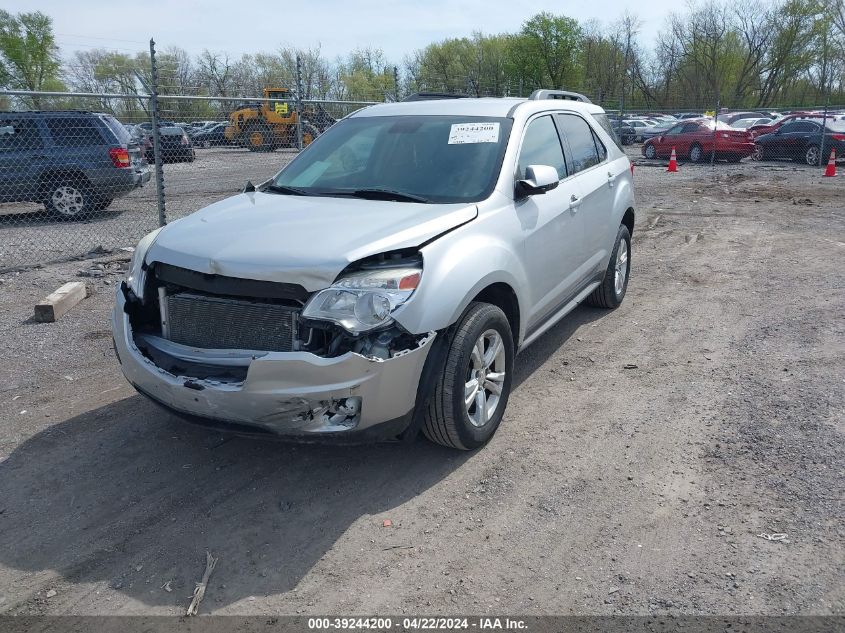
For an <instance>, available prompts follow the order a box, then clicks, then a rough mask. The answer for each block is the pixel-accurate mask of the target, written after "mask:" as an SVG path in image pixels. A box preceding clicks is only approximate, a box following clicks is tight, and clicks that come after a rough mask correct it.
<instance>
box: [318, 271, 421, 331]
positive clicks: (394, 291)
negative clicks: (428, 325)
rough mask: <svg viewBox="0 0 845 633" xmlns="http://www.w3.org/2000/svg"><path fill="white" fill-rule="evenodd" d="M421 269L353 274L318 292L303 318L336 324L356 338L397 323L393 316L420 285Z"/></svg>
mask: <svg viewBox="0 0 845 633" xmlns="http://www.w3.org/2000/svg"><path fill="white" fill-rule="evenodd" d="M421 274H422V270H421V269H420V268H404V267H403V268H383V269H377V270H364V271H360V272H354V273H350V274H349V275H345V276H343V277H341V278H340V279H338V280H337V281H336V282H335V283H334V284H332V286H331V287H330V288H327V289H326V290H322V291H320V292H318V293H317V294H316V295H314V297H312V299H311V300H310V301H309V302H308V304H307V305H306V306H305V309H304V310H303V311H302V317H303V318H305V319H318V320H321V321H332V322H333V323H337V324H338V325H339V326H340V327H342V328H343V329H345V330H346V331H348V332H350V333H352V334H360V333H361V332H368V331H369V330H373V329H375V328H377V327H381V326H383V325H387V324H389V323H391V322H392V321H393V319H392V317H391V316H390V313H391V312H393V311H394V310H395V309H396V308H398V307H399V306H401V305H402V304H403V303H405V302H406V301H407V300H408V298H409V297H410V296H411V295H412V294H413V293H414V290H416V288H417V285H418V284H419V282H420V277H421Z"/></svg>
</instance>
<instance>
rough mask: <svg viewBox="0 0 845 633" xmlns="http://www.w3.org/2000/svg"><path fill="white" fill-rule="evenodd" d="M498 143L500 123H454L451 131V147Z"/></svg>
mask: <svg viewBox="0 0 845 633" xmlns="http://www.w3.org/2000/svg"><path fill="white" fill-rule="evenodd" d="M498 142H499V122H498V121H496V122H493V123H454V124H453V125H452V129H451V130H450V131H449V145H463V144H464V143H498Z"/></svg>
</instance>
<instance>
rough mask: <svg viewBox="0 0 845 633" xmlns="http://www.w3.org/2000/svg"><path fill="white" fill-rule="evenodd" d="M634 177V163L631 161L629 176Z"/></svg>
mask: <svg viewBox="0 0 845 633" xmlns="http://www.w3.org/2000/svg"><path fill="white" fill-rule="evenodd" d="M633 177H634V163H631V178H633Z"/></svg>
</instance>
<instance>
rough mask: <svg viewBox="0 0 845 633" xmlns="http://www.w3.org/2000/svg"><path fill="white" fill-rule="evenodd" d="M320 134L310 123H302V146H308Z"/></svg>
mask: <svg viewBox="0 0 845 633" xmlns="http://www.w3.org/2000/svg"><path fill="white" fill-rule="evenodd" d="M318 136H320V132H319V130H317V128H316V127H314V126H313V125H311V124H310V123H303V124H302V147H308V146H309V145H311V143H313V142H314V139H316V138H317V137H318Z"/></svg>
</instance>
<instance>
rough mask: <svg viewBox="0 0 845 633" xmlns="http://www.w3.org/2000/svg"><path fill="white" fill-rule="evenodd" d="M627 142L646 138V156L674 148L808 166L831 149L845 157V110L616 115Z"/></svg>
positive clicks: (696, 154) (693, 156) (702, 155)
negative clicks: (624, 116)
mask: <svg viewBox="0 0 845 633" xmlns="http://www.w3.org/2000/svg"><path fill="white" fill-rule="evenodd" d="M614 131H616V133H617V136H619V138H620V141H621V142H622V143H624V144H630V143H633V142H638V141H640V142H642V143H643V146H642V153H643V156H645V157H646V158H668V157H669V155H670V154H671V152H672V149H674V150H675V151H676V154H677V156H678V157H679V158H687V159H689V160H691V161H693V162H698V161H704V160H710V159H711V157H715V158H716V159H717V160H727V161H730V162H738V161H740V160H742V159H743V158H747V157H751V158H752V159H753V160H782V159H789V160H794V161H797V162H802V163H806V164H807V165H819V164H822V163H825V162H827V160H828V158H829V156H830V154H831V152H832V151H835V152H836V155H837V156H840V157H843V156H845V112H838V111H834V112H828V113H823V112H818V111H801V112H792V113H785V114H784V113H775V112H766V111H744V112H722V113H720V114H719V115H718V116H716V117H715V119H714V117H712V116H705V115H702V114H696V113H678V114H675V115H667V114H663V115H653V116H640V117H635V118H629V119H616V120H615V121H614Z"/></svg>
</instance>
